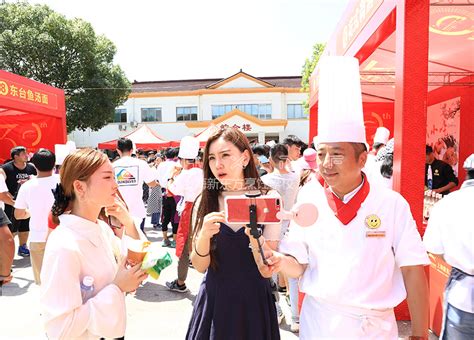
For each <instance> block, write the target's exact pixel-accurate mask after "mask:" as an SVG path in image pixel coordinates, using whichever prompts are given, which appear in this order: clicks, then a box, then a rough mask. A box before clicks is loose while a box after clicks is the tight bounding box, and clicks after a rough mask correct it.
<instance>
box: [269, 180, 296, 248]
mask: <svg viewBox="0 0 474 340" xmlns="http://www.w3.org/2000/svg"><path fill="white" fill-rule="evenodd" d="M261 178H262V182H263V183H264V184H265V185H267V186H269V187H270V188H272V189H274V190H276V191H277V192H278V193H279V194H280V196H281V199H282V201H283V209H284V210H286V211H291V208H293V205H294V204H295V201H296V195H297V194H298V190H299V185H300V176H299V175H298V174H297V173H295V172H288V173H286V174H279V173H276V172H272V173H271V174H267V175H264V176H262V177H261ZM289 225H290V221H289V220H283V221H282V224H281V227H282V228H281V233H280V239H282V238H283V235H284V234H285V233H286V231H287V230H288V226H289Z"/></svg>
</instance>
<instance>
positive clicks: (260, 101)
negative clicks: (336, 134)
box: [69, 71, 309, 147]
mask: <svg viewBox="0 0 474 340" xmlns="http://www.w3.org/2000/svg"><path fill="white" fill-rule="evenodd" d="M306 99H307V93H305V92H301V77H264V78H256V77H253V76H251V75H249V74H247V73H245V72H242V71H240V72H238V73H236V74H234V75H232V76H230V77H228V78H224V79H195V80H173V81H156V82H134V83H133V84H132V93H131V94H130V96H129V98H128V100H127V101H126V102H125V103H124V104H123V105H122V106H120V107H118V108H117V109H116V112H115V117H114V122H113V123H109V124H107V125H106V126H104V127H103V128H102V129H100V130H99V131H91V130H86V131H79V130H76V131H73V132H72V133H71V134H70V135H69V139H70V140H73V141H74V142H75V143H76V145H77V146H78V147H97V144H98V143H100V142H104V141H108V140H113V139H116V138H119V137H122V136H125V135H128V134H130V133H131V132H132V131H133V130H134V129H135V128H137V127H138V126H139V125H142V124H147V125H148V127H149V128H151V129H152V130H153V131H155V132H156V133H157V134H158V135H160V136H161V137H163V138H164V139H167V140H170V141H179V140H181V138H182V137H184V136H189V135H196V134H199V133H200V132H201V131H203V130H204V129H206V128H207V127H209V126H210V125H212V124H214V125H216V126H218V127H221V126H233V127H236V128H240V129H241V130H242V131H243V132H244V133H245V134H246V135H247V137H248V138H249V139H250V140H251V141H255V142H259V143H264V142H266V141H268V140H275V141H282V140H283V139H284V138H285V137H286V136H288V135H296V136H298V137H299V138H301V139H302V140H303V141H305V142H308V136H309V126H308V116H307V115H306V114H305V113H304V110H303V102H304V101H305V100H306Z"/></svg>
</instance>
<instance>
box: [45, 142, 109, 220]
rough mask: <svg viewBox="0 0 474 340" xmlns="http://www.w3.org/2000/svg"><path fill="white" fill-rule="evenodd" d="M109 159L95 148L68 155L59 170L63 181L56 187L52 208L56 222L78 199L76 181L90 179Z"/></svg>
mask: <svg viewBox="0 0 474 340" xmlns="http://www.w3.org/2000/svg"><path fill="white" fill-rule="evenodd" d="M108 161H109V159H108V158H107V155H105V154H104V153H102V152H100V151H96V150H93V149H81V150H78V151H76V152H74V153H73V154H70V155H68V156H67V157H66V159H65V160H64V163H63V165H62V166H61V170H60V171H59V176H60V178H61V183H60V184H58V186H57V187H56V190H55V192H54V204H53V207H52V208H51V212H52V215H53V222H54V223H56V224H59V219H58V216H59V215H62V214H64V212H65V211H67V210H71V209H72V205H73V204H74V201H75V199H76V195H75V193H74V187H73V183H74V181H75V180H79V181H87V180H89V178H90V177H91V176H92V174H93V173H94V172H96V171H97V169H99V168H100V167H101V166H102V165H103V164H104V163H106V162H108Z"/></svg>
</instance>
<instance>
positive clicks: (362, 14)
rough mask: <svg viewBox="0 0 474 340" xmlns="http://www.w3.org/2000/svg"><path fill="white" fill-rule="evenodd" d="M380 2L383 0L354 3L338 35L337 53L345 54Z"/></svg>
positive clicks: (362, 0)
mask: <svg viewBox="0 0 474 340" xmlns="http://www.w3.org/2000/svg"><path fill="white" fill-rule="evenodd" d="M382 3H383V0H359V1H358V2H357V3H356V5H355V6H354V9H353V10H352V12H351V14H350V15H349V17H348V19H347V20H346V23H345V25H344V26H343V28H342V31H341V34H340V35H339V36H338V39H337V45H336V46H337V47H336V50H337V55H344V54H345V52H346V50H347V49H348V48H349V46H351V44H352V43H353V42H354V40H355V38H356V37H357V36H358V35H359V33H360V32H361V31H362V29H363V28H364V27H365V25H366V24H367V23H368V22H369V20H370V18H371V17H372V16H373V15H374V13H375V12H376V11H377V9H378V8H379V7H380V5H381V4H382Z"/></svg>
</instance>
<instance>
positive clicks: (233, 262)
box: [186, 128, 281, 340]
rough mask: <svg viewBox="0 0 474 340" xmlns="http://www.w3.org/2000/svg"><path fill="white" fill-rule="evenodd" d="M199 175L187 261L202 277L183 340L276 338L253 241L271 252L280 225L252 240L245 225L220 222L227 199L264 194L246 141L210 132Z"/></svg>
mask: <svg viewBox="0 0 474 340" xmlns="http://www.w3.org/2000/svg"><path fill="white" fill-rule="evenodd" d="M203 171H204V188H203V191H202V194H201V196H200V197H198V199H197V200H196V202H195V207H194V210H195V214H194V217H193V221H192V222H193V223H192V225H193V227H194V234H193V239H192V253H191V261H192V263H193V266H194V268H196V269H197V270H198V271H200V272H202V273H206V275H205V277H204V279H203V282H202V284H201V288H200V290H199V294H198V296H197V298H196V301H195V303H194V310H193V314H192V318H191V321H190V324H189V328H188V332H187V335H186V339H192V340H196V339H199V340H201V339H206V340H207V339H226V340H230V339H239V340H246V339H256V340H257V339H258V340H266V339H268V340H274V339H280V332H279V328H278V321H277V312H276V308H275V301H274V298H273V295H272V289H271V285H270V280H269V278H270V277H271V276H272V273H273V268H272V266H268V265H265V264H264V263H263V260H262V258H261V256H260V253H259V250H258V243H257V242H259V243H260V244H263V247H264V249H266V250H269V249H270V248H271V249H276V248H277V245H278V241H279V240H278V238H279V234H280V228H281V226H280V224H269V225H265V228H264V231H263V236H261V237H260V238H259V239H258V240H257V239H255V238H254V237H252V236H248V235H249V231H248V228H245V226H243V225H241V224H240V225H238V224H230V223H225V216H224V198H225V197H226V196H229V195H242V194H244V193H245V192H246V191H249V190H259V191H261V193H262V194H266V193H267V191H268V188H266V187H265V186H264V185H263V184H262V182H261V181H260V178H259V176H258V172H257V167H256V166H255V163H254V160H253V156H252V151H251V148H250V145H249V142H248V140H247V137H245V135H244V134H243V133H242V132H240V131H239V130H237V129H234V128H227V129H223V130H220V131H217V132H216V133H214V134H213V135H212V136H211V137H210V138H209V139H208V141H207V144H206V148H205V151H204V164H203ZM271 194H272V195H275V193H271ZM276 195H277V194H276Z"/></svg>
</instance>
